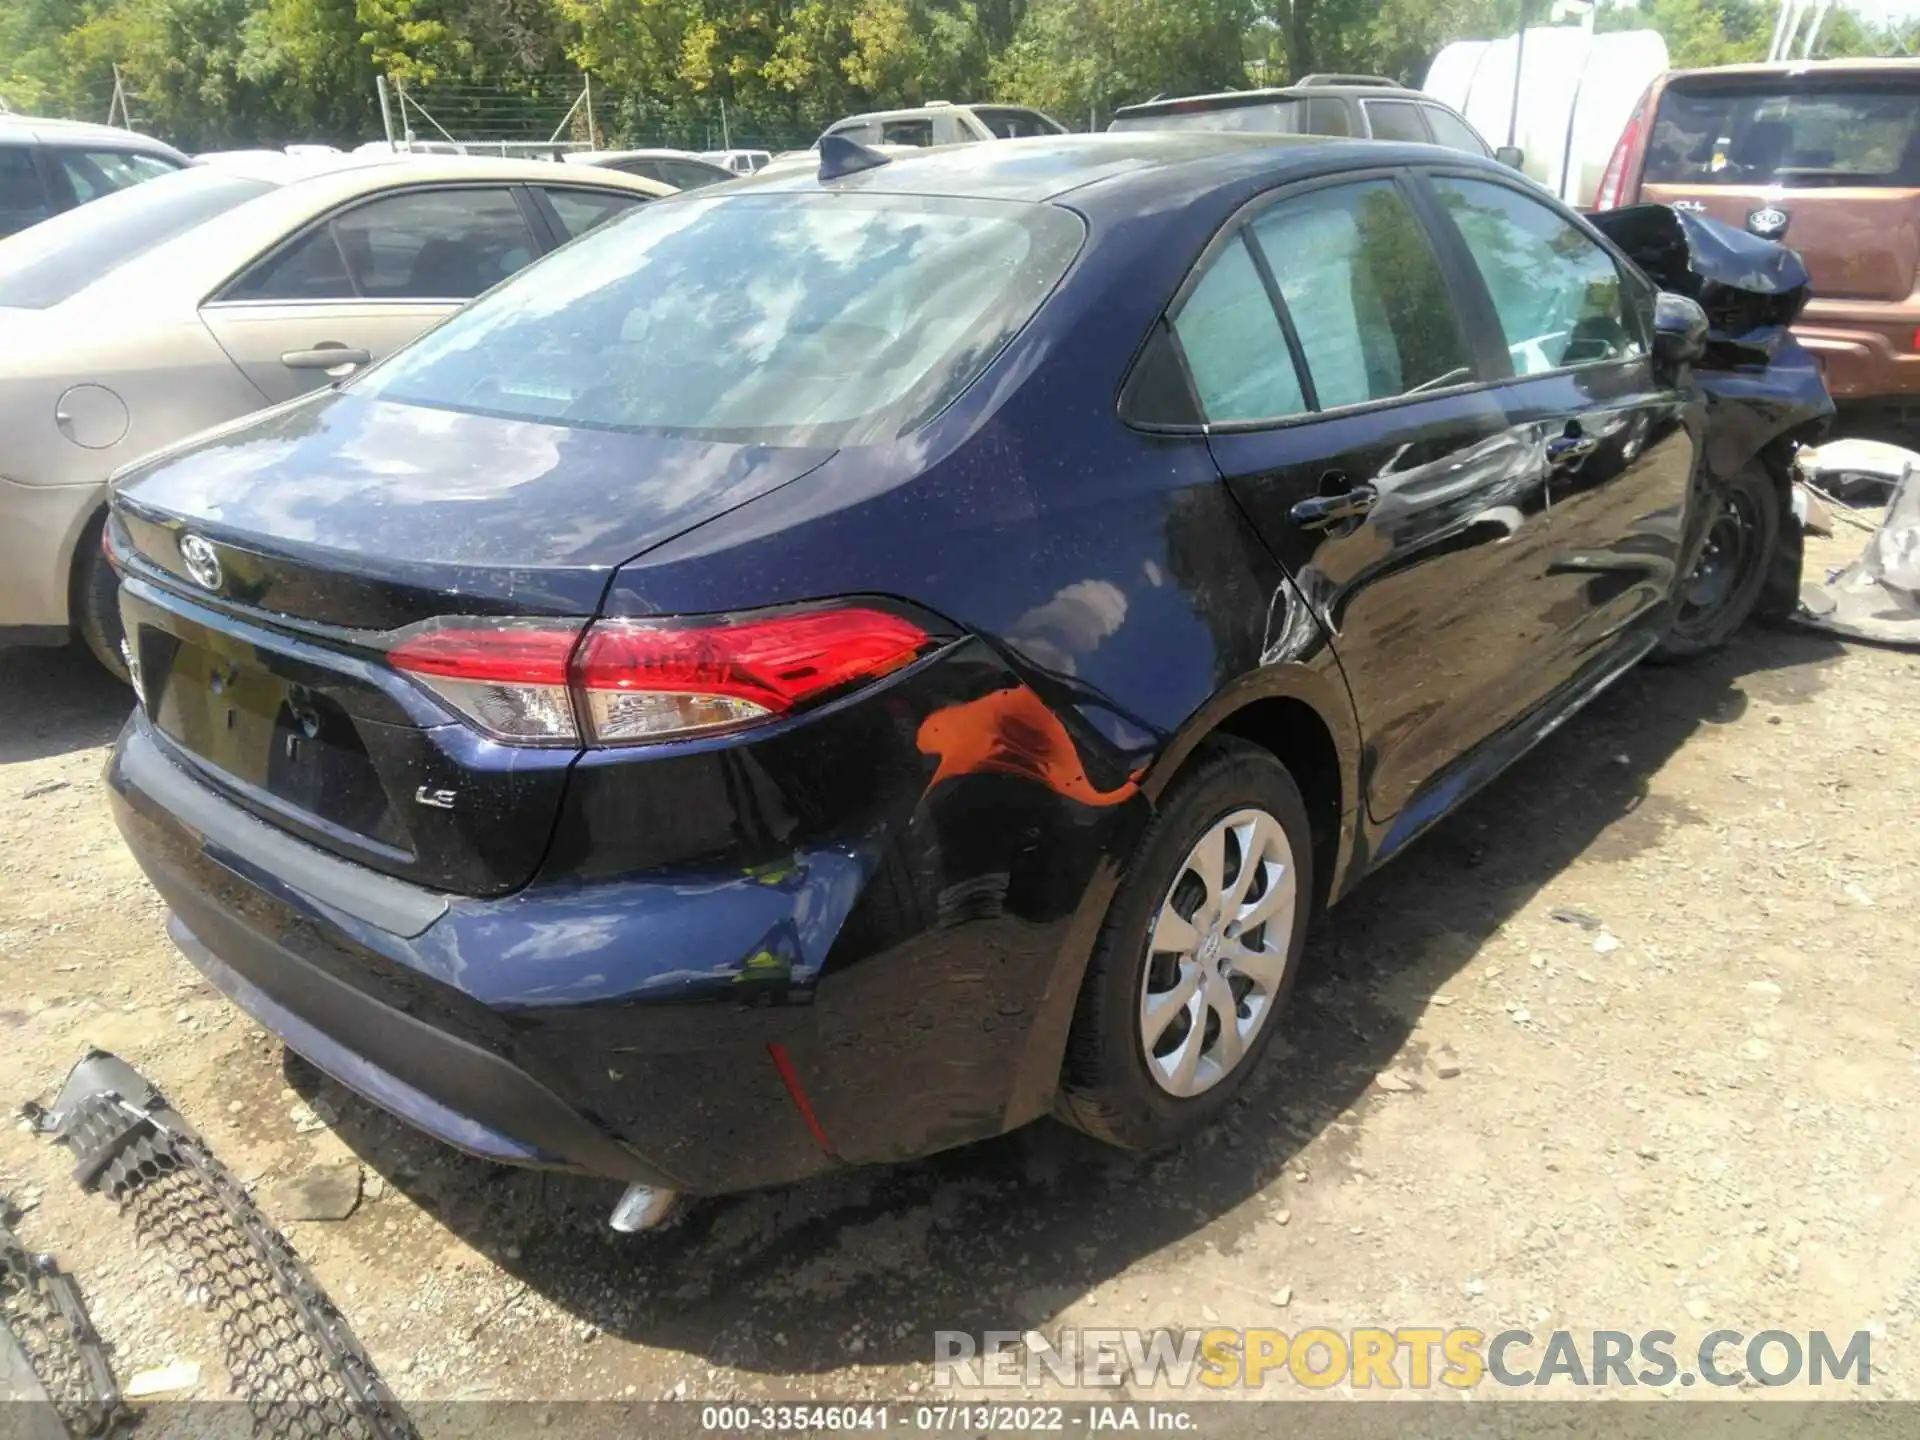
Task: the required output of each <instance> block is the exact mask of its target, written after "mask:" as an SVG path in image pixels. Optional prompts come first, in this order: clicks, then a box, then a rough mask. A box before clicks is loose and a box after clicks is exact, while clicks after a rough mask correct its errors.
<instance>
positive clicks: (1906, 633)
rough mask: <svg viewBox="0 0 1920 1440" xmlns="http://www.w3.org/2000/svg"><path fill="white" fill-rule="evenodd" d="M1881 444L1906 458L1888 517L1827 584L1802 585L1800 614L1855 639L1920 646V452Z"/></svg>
mask: <svg viewBox="0 0 1920 1440" xmlns="http://www.w3.org/2000/svg"><path fill="white" fill-rule="evenodd" d="M1859 443H1861V444H1872V443H1876V442H1869V441H1862V442H1859ZM1832 448H1833V447H1831V446H1826V447H1823V449H1827V450H1831V449H1832ZM1879 448H1880V449H1883V450H1886V451H1892V452H1894V453H1895V454H1897V455H1900V456H1904V457H1905V459H1904V463H1903V466H1902V469H1901V472H1900V475H1899V478H1898V480H1897V481H1896V482H1895V484H1894V487H1893V498H1892V500H1891V502H1890V503H1889V504H1888V506H1887V513H1886V516H1885V518H1884V519H1882V520H1881V522H1880V526H1879V528H1878V529H1876V530H1875V531H1874V532H1873V534H1872V535H1871V536H1870V537H1869V538H1868V540H1867V545H1866V549H1864V550H1862V551H1861V552H1860V558H1859V559H1858V560H1855V561H1854V562H1853V564H1851V565H1849V566H1847V567H1846V568H1845V569H1844V570H1841V571H1840V572H1839V573H1838V574H1835V575H1833V576H1831V577H1830V578H1829V579H1828V580H1827V581H1826V582H1825V583H1824V584H1822V583H1820V582H1817V581H1816V582H1809V583H1806V584H1803V585H1802V586H1801V589H1800V609H1799V610H1798V611H1797V612H1796V613H1795V617H1794V618H1795V619H1797V620H1798V621H1799V622H1800V623H1801V624H1803V625H1808V626H1811V627H1812V628H1814V629H1817V630H1827V631H1831V632H1832V633H1834V634H1836V635H1845V636H1847V637H1848V638H1850V639H1855V640H1871V641H1874V642H1876V643H1879V644H1882V645H1899V646H1902V647H1906V648H1920V479H1917V478H1916V477H1917V476H1920V453H1915V452H1914V451H1911V450H1900V449H1899V448H1898V447H1896V446H1892V445H1883V446H1880V447H1879ZM1801 460H1802V463H1804V462H1805V456H1804V455H1803V456H1802V457H1801Z"/></svg>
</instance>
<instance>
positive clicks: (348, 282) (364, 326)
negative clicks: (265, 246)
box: [200, 185, 545, 400]
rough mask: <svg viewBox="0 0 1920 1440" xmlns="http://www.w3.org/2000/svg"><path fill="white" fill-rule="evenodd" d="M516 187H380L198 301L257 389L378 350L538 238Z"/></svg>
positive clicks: (273, 389) (314, 380)
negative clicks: (206, 299) (213, 295)
mask: <svg viewBox="0 0 1920 1440" xmlns="http://www.w3.org/2000/svg"><path fill="white" fill-rule="evenodd" d="M517 189H518V187H516V186H509V185H463V186H431V187H424V186H423V187H420V188H417V189H410V190H401V191H395V192H389V193H387V194H383V195H379V196H375V197H374V198H372V199H368V200H362V201H359V202H357V203H355V204H352V205H349V206H347V207H345V208H343V209H341V210H339V211H336V212H335V213H334V214H332V215H329V216H326V217H324V218H323V219H321V220H318V221H316V222H314V223H313V224H311V225H309V226H308V227H307V228H306V229H304V230H302V231H299V232H298V233H296V234H295V235H293V236H292V237H290V238H289V239H288V240H287V241H286V242H285V243H284V244H282V245H280V246H279V247H278V248H276V249H274V250H272V251H270V252H269V253H268V254H266V255H265V256H263V257H262V258H261V259H260V260H259V261H257V262H255V264H254V265H253V266H251V267H250V268H249V269H247V270H245V271H243V272H242V273H241V274H240V275H239V276H237V277H236V278H235V279H234V280H233V281H231V282H230V283H229V284H228V285H227V286H226V287H225V289H223V290H222V291H220V292H219V294H218V295H217V297H216V298H215V299H214V300H212V301H210V302H209V303H207V304H205V305H203V306H202V307H201V309H200V315H201V318H202V320H204V321H205V322H206V325H207V328H208V329H210V330H211V331H213V333H214V335H215V337H216V338H217V339H218V340H219V341H220V344H221V345H222V346H223V347H224V348H225V349H226V351H227V353H228V354H229V355H231V356H232V357H233V360H234V362H235V363H236V364H237V365H239V366H240V368H241V369H242V370H244V371H245V372H246V374H247V378H248V379H250V380H252V381H253V382H254V384H255V385H257V386H258V387H259V388H260V392H261V393H262V394H263V395H265V396H266V397H267V398H268V399H269V400H290V399H292V398H293V397H294V396H296V395H300V394H303V393H305V392H306V391H308V390H313V389H316V388H318V387H319V386H322V385H325V384H326V383H327V382H328V381H329V380H330V379H333V378H337V377H338V376H340V375H344V374H350V373H351V372H352V371H353V370H354V369H356V368H358V367H360V366H362V365H366V364H369V363H371V362H372V361H374V360H378V359H380V358H381V357H382V356H383V355H386V354H387V353H388V352H390V351H392V350H394V349H395V348H397V347H398V346H401V345H404V344H406V343H407V341H409V340H411V339H413V337H414V336H416V335H418V334H420V332H421V331H423V330H425V329H427V328H428V327H429V326H431V325H433V324H435V323H437V322H438V321H439V320H441V319H443V318H444V317H445V316H447V315H449V314H451V313H452V312H453V311H454V310H456V309H458V308H459V307H460V306H461V305H462V304H464V303H465V302H466V301H468V300H471V299H472V298H473V297H474V296H476V295H478V294H479V293H480V292H481V291H483V290H486V289H488V288H490V287H491V286H493V285H495V284H497V283H498V282H500V281H501V280H504V279H506V277H507V276H509V275H511V274H513V273H514V271H516V270H518V269H520V268H521V267H522V266H524V265H526V264H527V263H529V262H530V261H531V260H533V259H534V258H535V257H536V256H537V255H539V254H540V252H541V251H542V249H543V248H545V247H544V245H543V243H542V241H541V240H540V239H539V238H538V237H537V235H536V231H535V229H534V226H533V224H532V223H531V222H530V219H529V212H530V211H531V202H529V203H528V205H527V206H526V207H525V208H523V206H522V203H521V200H520V197H519V196H518V195H517V194H516V191H517Z"/></svg>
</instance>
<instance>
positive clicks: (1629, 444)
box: [1425, 172, 1695, 689]
mask: <svg viewBox="0 0 1920 1440" xmlns="http://www.w3.org/2000/svg"><path fill="white" fill-rule="evenodd" d="M1425 179H1426V182H1427V183H1428V184H1430V185H1431V187H1432V192H1431V193H1432V194H1433V195H1434V197H1435V199H1436V200H1437V202H1438V204H1437V210H1438V212H1439V216H1443V217H1444V219H1442V220H1441V221H1440V223H1441V224H1442V225H1443V226H1451V228H1452V230H1453V232H1454V233H1455V235H1457V237H1458V240H1459V243H1461V244H1462V245H1463V246H1464V247H1465V249H1466V251H1467V254H1468V256H1469V258H1470V260H1471V262H1472V267H1471V268H1472V277H1471V278H1472V280H1473V281H1476V282H1478V283H1477V284H1470V285H1469V286H1468V287H1467V289H1466V291H1465V292H1463V300H1464V303H1466V304H1467V305H1469V306H1471V307H1474V308H1477V307H1478V306H1480V305H1481V304H1483V303H1484V304H1485V305H1486V306H1487V307H1488V309H1490V310H1491V312H1492V314H1491V317H1490V318H1491V321H1492V323H1493V324H1494V325H1495V326H1497V327H1498V328H1499V331H1500V333H1501V337H1502V343H1503V346H1504V353H1503V355H1502V356H1501V359H1502V360H1503V361H1504V362H1505V363H1506V364H1507V365H1509V366H1510V368H1511V372H1512V376H1513V378H1512V380H1511V381H1510V383H1508V384H1506V385H1504V386H1502V387H1501V389H1500V395H1501V397H1502V401H1503V403H1504V404H1505V406H1506V409H1507V418H1508V423H1509V424H1510V425H1511V426H1512V427H1513V433H1514V434H1516V435H1517V436H1519V437H1521V438H1522V439H1523V440H1524V442H1525V443H1526V444H1528V445H1529V446H1531V447H1534V448H1536V449H1537V451H1538V453H1540V454H1541V455H1542V457H1543V458H1544V461H1545V467H1546V512H1545V525H1544V527H1543V529H1542V536H1543V540H1544V543H1545V545H1546V546H1547V551H1546V564H1545V567H1544V575H1543V581H1542V583H1543V587H1544V588H1543V589H1542V591H1541V595H1542V598H1543V599H1544V600H1545V601H1546V603H1547V605H1548V607H1549V608H1548V611H1547V614H1548V615H1549V617H1550V618H1551V620H1552V622H1553V623H1552V625H1551V626H1550V628H1549V631H1548V638H1549V643H1550V648H1549V649H1548V650H1547V651H1546V652H1545V653H1544V656H1543V658H1544V659H1545V661H1546V665H1547V671H1546V674H1545V679H1546V680H1547V682H1548V683H1549V684H1550V685H1551V686H1552V687H1553V688H1555V689H1558V688H1560V687H1562V686H1566V685H1570V684H1575V683H1578V682H1580V681H1581V680H1583V679H1584V678H1586V677H1587V676H1588V675H1589V674H1591V673H1593V672H1597V671H1604V670H1605V669H1607V668H1608V667H1609V666H1612V665H1614V664H1617V663H1619V661H1620V660H1621V659H1622V658H1623V657H1624V656H1625V655H1626V654H1627V653H1628V652H1631V651H1633V650H1634V649H1636V648H1638V649H1645V648H1646V647H1647V646H1650V645H1651V644H1652V643H1653V642H1654V641H1655V640H1656V639H1658V632H1659V628H1660V627H1661V626H1662V625H1663V624H1664V622H1665V618H1666V611H1665V604H1666V601H1667V600H1668V599H1669V597H1671V595H1672V594H1673V593H1674V588H1675V585H1676V583H1677V580H1678V576H1677V575H1676V574H1675V571H1676V569H1677V567H1678V565H1679V563H1680V550H1681V529H1682V523H1683V521H1684V518H1685V512H1686V505H1687V498H1688V494H1689V492H1690V490H1691V486H1692V476H1693V470H1694V458H1695V456H1694V442H1693V437H1692V434H1691V433H1690V431H1689V428H1688V425H1687V418H1688V412H1689V404H1690V400H1689V396H1688V395H1687V393H1685V392H1683V391H1681V390H1680V389H1678V388H1676V386H1675V384H1674V378H1675V377H1674V376H1672V375H1670V374H1662V373H1660V372H1659V371H1657V370H1656V368H1655V366H1654V363H1653V358H1652V354H1651V344H1650V342H1651V334H1650V311H1651V306H1652V296H1653V291H1652V288H1651V286H1650V285H1649V284H1648V283H1647V282H1646V281H1645V280H1644V278H1642V277H1641V276H1640V275H1639V274H1638V273H1637V272H1635V271H1632V270H1631V269H1623V268H1622V266H1621V264H1620V263H1619V262H1618V261H1617V260H1616V259H1615V258H1614V256H1613V254H1612V253H1611V252H1610V251H1609V250H1607V249H1606V248H1605V247H1604V246H1602V245H1601V244H1600V243H1599V242H1598V241H1597V240H1595V239H1594V238H1593V237H1592V236H1591V235H1589V234H1588V233H1587V232H1586V230H1584V229H1583V228H1581V227H1580V226H1579V225H1577V224H1576V223H1575V222H1574V221H1573V220H1572V219H1571V218H1570V217H1568V216H1567V215H1566V214H1564V213H1563V212H1562V211H1560V210H1559V209H1558V208H1557V207H1555V206H1553V205H1551V204H1549V203H1547V202H1546V201H1544V200H1543V199H1541V198H1540V197H1539V195H1538V194H1537V192H1534V191H1532V190H1531V189H1529V188H1527V187H1526V186H1525V185H1524V183H1522V182H1515V183H1512V184H1508V183H1506V182H1505V181H1503V180H1499V179H1495V178H1493V177H1491V176H1488V175H1486V174H1484V173H1482V172H1475V173H1471V174H1469V173H1460V174H1452V175H1450V174H1446V173H1442V172H1431V173H1429V174H1428V175H1427V176H1426V177H1425Z"/></svg>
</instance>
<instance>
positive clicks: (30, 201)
mask: <svg viewBox="0 0 1920 1440" xmlns="http://www.w3.org/2000/svg"><path fill="white" fill-rule="evenodd" d="M52 213H53V207H52V205H51V204H49V203H48V201H47V191H46V187H45V186H44V185H42V184H41V183H40V169H39V167H38V166H37V165H35V164H34V161H33V151H31V150H29V149H28V148H27V147H26V146H25V145H0V235H11V234H12V233H13V232H14V231H16V230H24V229H26V228H27V226H29V225H37V224H39V223H40V222H41V221H42V220H44V219H46V218H47V216H49V215H51V214H52Z"/></svg>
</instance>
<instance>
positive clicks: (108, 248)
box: [0, 167, 273, 310]
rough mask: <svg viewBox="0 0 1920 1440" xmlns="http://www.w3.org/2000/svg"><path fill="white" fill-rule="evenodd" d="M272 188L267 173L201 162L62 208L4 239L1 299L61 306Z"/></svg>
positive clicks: (27, 306) (0, 246)
mask: <svg viewBox="0 0 1920 1440" xmlns="http://www.w3.org/2000/svg"><path fill="white" fill-rule="evenodd" d="M271 189H273V185H272V184H271V183H270V182H268V181H265V180H251V179H247V178H245V177H244V176H239V175H231V174H226V173H223V172H221V171H218V170H210V169H206V168H202V167H195V168H193V169H190V170H178V171H175V172H174V173H173V174H171V175H162V176H161V177H160V178H159V179H157V180H154V181H153V182H151V183H150V184H146V185H136V186H134V187H132V188H131V189H128V190H122V191H119V192H118V193H116V194H113V195H108V196H107V197H105V198H104V199H102V200H99V201H96V202H95V203H93V204H91V205H82V206H79V207H78V208H76V209H73V210H68V211H66V212H65V213H64V214H60V215H55V216H54V217H53V218H52V219H50V220H48V221H46V222H44V223H43V224H40V225H36V226H34V227H33V228H32V229H31V230H27V231H23V232H22V233H20V234H18V235H15V236H13V237H12V238H10V239H8V240H6V241H4V242H0V306H8V305H17V306H21V307H23V308H25V309H30V310H43V309H45V308H47V307H48V306H50V305H58V304H59V303H60V302H61V301H63V300H66V299H68V298H69V297H70V296H73V295H77V294H78V293H79V292H80V291H81V290H83V289H85V288H86V287H87V286H88V285H91V284H92V283H93V282H94V281H96V280H98V279H100V277H101V276H103V275H106V274H108V273H110V272H111V271H113V270H115V269H117V268H118V267H120V266H122V265H124V264H126V263H127V262H128V261H129V260H133V259H137V258H138V257H139V256H141V255H144V254H146V253H147V252H148V251H149V250H151V249H153V248H154V247H155V246H157V245H160V244H163V243H165V242H166V241H168V240H171V239H173V238H174V237H175V236H176V235H184V234H185V233H186V232H187V231H188V230H191V229H192V228H193V227H194V226H196V225H199V224H202V223H204V222H205V221H208V220H211V219H213V218H214V217H215V216H216V215H221V214H224V213H225V212H226V211H228V210H231V209H233V208H234V207H235V206H237V205H241V204H244V203H245V202H246V201H248V200H251V199H253V198H255V197H256V196H259V195H264V194H266V193H267V192H268V191H269V190H271Z"/></svg>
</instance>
